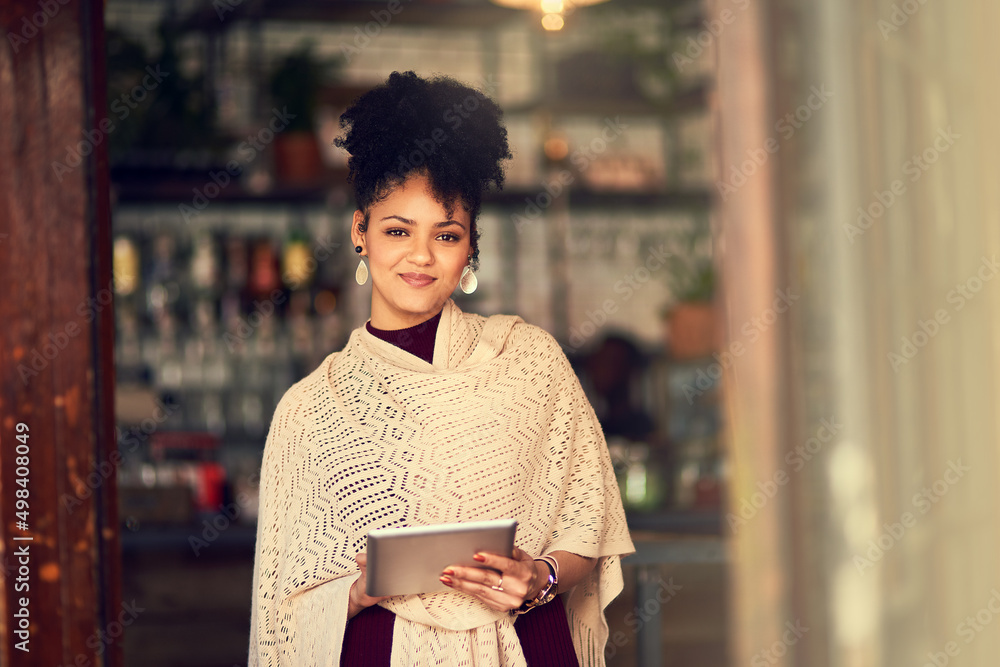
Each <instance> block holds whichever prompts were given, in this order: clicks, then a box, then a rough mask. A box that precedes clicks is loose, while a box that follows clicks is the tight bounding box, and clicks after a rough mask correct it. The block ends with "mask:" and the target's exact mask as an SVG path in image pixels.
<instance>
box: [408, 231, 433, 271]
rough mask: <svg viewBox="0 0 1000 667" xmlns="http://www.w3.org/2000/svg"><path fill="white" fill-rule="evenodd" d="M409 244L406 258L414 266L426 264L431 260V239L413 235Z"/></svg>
mask: <svg viewBox="0 0 1000 667" xmlns="http://www.w3.org/2000/svg"><path fill="white" fill-rule="evenodd" d="M411 238H412V239H413V240H412V242H411V243H410V252H409V253H408V255H407V258H408V259H409V260H410V261H411V262H413V263H414V264H428V263H430V261H431V259H432V258H433V253H432V252H431V239H426V238H422V237H420V236H416V235H414V236H413V237H411Z"/></svg>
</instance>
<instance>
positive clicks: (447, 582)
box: [440, 577, 451, 586]
mask: <svg viewBox="0 0 1000 667" xmlns="http://www.w3.org/2000/svg"><path fill="white" fill-rule="evenodd" d="M440 579H441V583H442V584H444V585H445V586H451V578H450V577H440Z"/></svg>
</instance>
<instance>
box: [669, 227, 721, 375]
mask: <svg viewBox="0 0 1000 667" xmlns="http://www.w3.org/2000/svg"><path fill="white" fill-rule="evenodd" d="M679 240H680V243H679V244H678V251H677V252H673V253H671V255H670V260H671V261H670V262H669V266H668V270H669V282H670V292H671V294H672V295H673V299H674V301H673V305H672V306H671V307H670V308H669V309H668V310H667V312H666V320H667V326H668V328H669V332H668V340H669V346H670V351H671V355H672V356H673V357H674V358H677V359H698V358H701V357H707V356H709V355H711V354H712V353H713V352H715V351H716V349H717V347H718V345H717V342H718V331H717V329H716V326H715V309H714V306H713V305H712V299H713V297H714V295H715V267H714V265H713V263H712V250H711V248H712V244H711V241H712V239H711V235H710V234H709V233H708V230H707V225H699V224H696V225H694V226H693V227H692V228H691V229H690V230H689V231H688V232H687V233H685V234H683V235H682V236H681V238H680V239H679Z"/></svg>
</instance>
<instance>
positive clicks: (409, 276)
mask: <svg viewBox="0 0 1000 667" xmlns="http://www.w3.org/2000/svg"><path fill="white" fill-rule="evenodd" d="M399 277H400V278H402V279H403V280H405V281H406V284H407V285H409V286H410V287H426V286H427V285H430V284H431V283H432V282H434V277H433V276H429V275H427V274H426V273H401V274H399Z"/></svg>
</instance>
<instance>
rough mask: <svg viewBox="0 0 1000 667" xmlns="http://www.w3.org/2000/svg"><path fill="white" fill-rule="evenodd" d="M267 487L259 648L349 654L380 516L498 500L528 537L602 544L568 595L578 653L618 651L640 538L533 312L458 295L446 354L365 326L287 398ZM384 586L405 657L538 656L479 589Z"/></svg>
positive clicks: (477, 509) (260, 657)
mask: <svg viewBox="0 0 1000 667" xmlns="http://www.w3.org/2000/svg"><path fill="white" fill-rule="evenodd" d="M260 503H261V505H260V512H259V517H258V527H257V547H256V557H255V564H254V583H253V587H254V588H253V608H252V612H251V614H252V618H251V633H250V665H272V666H273V665H332V666H336V665H338V664H339V660H340V650H341V645H342V642H343V636H344V628H345V627H346V623H347V608H348V594H349V591H350V587H351V584H352V583H353V582H354V581H355V580H356V579H357V578H358V577H359V576H360V572H359V571H358V567H357V564H356V562H355V560H354V556H355V554H356V553H358V552H360V551H364V550H365V548H366V536H367V533H368V531H370V530H373V529H375V528H389V527H401V526H418V525H428V524H437V523H451V522H458V521H480V520H487V519H500V518H513V519H516V520H517V521H518V528H517V535H516V538H515V543H516V545H517V546H518V547H520V548H521V549H523V550H524V551H526V552H527V553H529V554H531V555H534V556H538V555H543V554H547V553H550V552H553V551H559V550H563V551H569V552H571V553H575V554H579V555H581V556H589V557H595V558H597V559H598V562H597V565H596V566H595V568H594V570H593V571H592V572H591V574H590V575H588V577H586V578H585V579H584V580H583V581H582V582H580V583H579V584H578V585H576V586H575V587H573V589H572V590H570V591H566V592H563V593H562V595H563V601H564V603H565V606H566V610H567V612H566V613H567V618H568V620H569V625H570V629H571V632H572V635H573V644H574V648H575V650H576V653H577V656H578V657H579V659H580V664H581V667H602V666H603V665H604V646H605V643H606V642H607V638H608V628H607V623H606V621H605V618H604V609H605V608H606V607H607V605H608V603H609V602H610V601H611V600H612V599H614V597H615V596H616V595H618V593H620V592H621V590H622V574H621V563H620V557H621V556H622V555H625V554H629V553H632V552H633V551H634V547H633V545H632V541H631V539H630V538H629V534H628V528H627V526H626V523H625V513H624V510H623V508H622V503H621V498H620V496H619V492H618V485H617V483H616V481H615V475H614V471H613V469H612V466H611V460H610V457H609V455H608V450H607V445H606V444H605V441H604V436H603V433H602V431H601V428H600V425H599V423H598V421H597V418H596V416H595V415H594V411H593V409H592V408H591V406H590V403H589V402H588V401H587V399H586V396H585V395H584V393H583V390H582V388H581V387H580V383H579V381H578V379H577V377H576V375H575V373H574V372H573V370H572V368H571V367H570V365H569V362H568V360H567V359H566V356H565V355H564V354H563V352H562V350H561V349H560V348H559V345H558V344H557V343H556V341H555V339H554V338H552V336H551V335H549V334H548V333H547V332H545V331H544V330H542V329H540V328H538V327H535V326H532V325H529V324H526V323H524V322H523V321H522V320H521V319H520V318H519V317H514V316H506V315H494V316H492V317H490V318H484V317H482V316H479V315H473V314H468V313H463V312H462V311H461V310H460V309H459V308H458V306H456V305H455V303H454V302H453V301H450V300H449V301H448V302H447V303H446V304H445V307H444V310H443V311H442V314H441V321H440V324H439V325H438V331H437V335H436V338H435V349H434V358H433V363H427V362H426V361H423V360H422V359H419V358H418V357H415V356H413V355H412V354H409V353H407V352H404V351H403V350H400V349H399V348H397V347H396V346H394V345H392V344H391V343H388V342H386V341H383V340H380V339H378V338H376V337H375V336H373V335H372V334H371V333H370V332H368V331H367V330H366V329H365V327H359V328H358V329H356V330H355V331H354V332H353V333H352V334H351V337H350V340H349V341H348V343H347V345H346V346H345V347H344V349H343V350H342V351H340V352H337V353H334V354H331V355H330V356H329V357H327V358H326V359H325V360H324V361H323V363H322V364H320V366H319V368H317V369H316V370H315V371H313V372H312V373H311V374H310V375H309V376H307V377H306V378H304V379H303V380H301V381H299V382H298V383H296V384H295V385H294V386H293V387H292V388H291V389H289V390H288V392H287V393H286V394H285V396H284V397H283V398H282V400H281V401H280V403H279V404H278V407H277V410H276V411H275V415H274V419H273V421H272V423H271V428H270V431H269V433H268V437H267V443H266V445H265V448H264V458H263V463H262V467H261V489H260ZM380 604H381V605H382V606H384V607H386V608H387V609H389V610H390V611H392V612H394V613H395V614H396V621H395V625H394V629H393V640H392V664H393V666H394V667H396V666H399V667H403V666H405V667H412V666H414V665H442V666H444V665H447V666H455V667H465V666H469V667H472V666H476V667H515V666H516V667H523V666H524V665H525V664H526V663H525V659H524V655H523V653H522V652H521V647H520V643H519V641H518V638H517V634H516V632H515V631H514V626H513V623H514V619H513V618H512V617H511V616H509V615H508V614H507V613H504V612H497V611H494V610H492V609H489V608H488V607H486V606H485V605H484V604H482V603H481V602H479V601H478V600H477V599H475V598H473V597H471V596H469V595H466V594H464V593H461V592H458V591H454V590H449V589H444V590H442V591H441V592H435V593H429V594H422V595H406V596H397V597H392V598H388V599H387V600H384V601H383V602H381V603H380ZM529 613H530V612H529Z"/></svg>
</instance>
